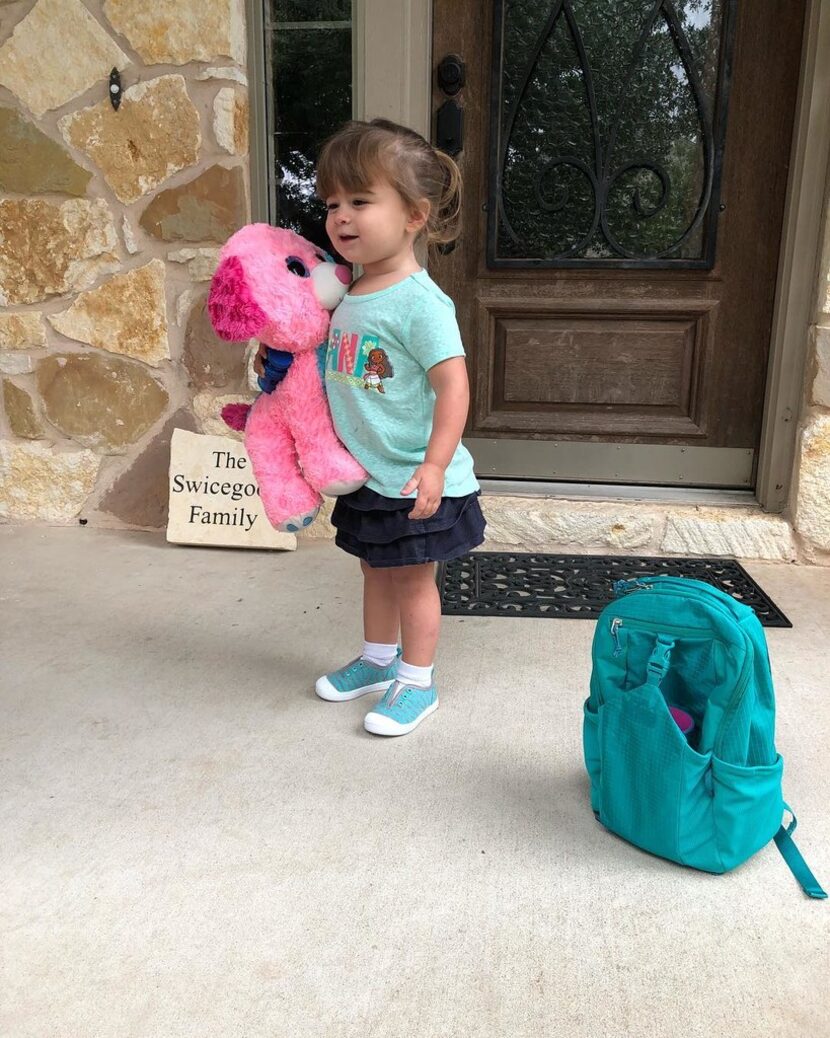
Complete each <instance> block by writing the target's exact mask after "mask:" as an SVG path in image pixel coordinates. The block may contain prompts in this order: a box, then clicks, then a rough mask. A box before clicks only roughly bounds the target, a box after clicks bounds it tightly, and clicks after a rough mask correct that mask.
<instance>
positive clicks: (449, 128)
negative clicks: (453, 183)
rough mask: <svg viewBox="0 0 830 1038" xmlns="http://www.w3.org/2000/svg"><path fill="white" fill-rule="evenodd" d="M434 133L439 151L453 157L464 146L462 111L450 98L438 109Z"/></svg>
mask: <svg viewBox="0 0 830 1038" xmlns="http://www.w3.org/2000/svg"><path fill="white" fill-rule="evenodd" d="M435 133H436V138H437V142H438V147H439V148H440V149H441V151H445V152H446V153H447V154H448V155H451V156H452V157H453V158H455V156H456V155H457V154H458V153H459V152H460V151H461V149H462V147H463V146H464V112H463V110H462V108H461V106H460V105H459V104H456V102H455V101H453V100H452V98H450V99H449V100H448V101H445V102H444V103H443V104H442V105H441V107H440V108H439V109H438V117H437V119H436V125H435Z"/></svg>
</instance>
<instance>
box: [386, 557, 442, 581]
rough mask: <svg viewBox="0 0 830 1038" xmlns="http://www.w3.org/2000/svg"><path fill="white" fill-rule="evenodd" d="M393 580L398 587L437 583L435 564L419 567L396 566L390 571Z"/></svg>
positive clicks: (428, 563)
mask: <svg viewBox="0 0 830 1038" xmlns="http://www.w3.org/2000/svg"><path fill="white" fill-rule="evenodd" d="M390 573H391V574H393V580H394V581H395V583H396V584H398V585H405V586H411V585H418V584H425V583H428V582H430V581H432V582H434V581H435V564H434V563H432V562H424V563H421V564H420V565H418V566H396V567H395V568H394V569H393V570H390Z"/></svg>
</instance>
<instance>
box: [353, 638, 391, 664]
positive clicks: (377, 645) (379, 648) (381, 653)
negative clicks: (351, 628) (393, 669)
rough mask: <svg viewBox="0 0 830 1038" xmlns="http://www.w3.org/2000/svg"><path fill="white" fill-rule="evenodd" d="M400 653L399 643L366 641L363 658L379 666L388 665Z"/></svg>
mask: <svg viewBox="0 0 830 1038" xmlns="http://www.w3.org/2000/svg"><path fill="white" fill-rule="evenodd" d="M397 655H398V646H397V645H384V644H383V643H382V642H364V643H363V655H362V656H361V659H364V660H367V661H368V662H369V663H376V664H377V665H378V666H379V667H388V666H389V664H390V663H391V662H392V661H393V660H394V658H395V657H396V656H397Z"/></svg>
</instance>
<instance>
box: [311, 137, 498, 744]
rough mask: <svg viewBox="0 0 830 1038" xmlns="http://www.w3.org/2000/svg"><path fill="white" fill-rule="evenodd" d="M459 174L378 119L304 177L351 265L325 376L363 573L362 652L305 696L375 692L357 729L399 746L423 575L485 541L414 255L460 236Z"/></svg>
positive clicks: (422, 642)
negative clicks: (423, 246)
mask: <svg viewBox="0 0 830 1038" xmlns="http://www.w3.org/2000/svg"><path fill="white" fill-rule="evenodd" d="M460 179H461V178H460V174H459V171H458V167H457V166H456V164H455V163H454V162H453V160H452V159H451V158H449V157H448V156H447V155H445V154H443V153H442V152H440V151H437V150H436V149H435V148H433V147H432V146H431V145H430V144H429V143H427V141H426V140H424V138H423V137H421V136H420V135H419V134H417V133H415V132H414V131H412V130H409V129H406V128H405V127H402V126H397V125H396V124H395V123H391V122H388V121H386V120H384V119H375V120H373V121H372V122H371V123H363V122H352V123H348V124H347V125H346V126H344V127H343V128H342V129H341V130H339V131H338V132H337V133H336V134H335V135H334V136H333V137H332V138H331V139H330V140H329V141H328V142H327V143H326V144H325V145H324V147H323V150H322V152H321V154H320V160H319V163H318V167H317V194H318V195H319V196H320V197H321V198H322V199H323V200H324V201H325V203H326V207H327V209H328V217H327V220H326V231H327V233H328V235H329V238H330V240H331V242H332V244H333V245H334V247H335V248H336V249H337V251H338V252H339V253H340V255H341V256H343V257H344V258H345V259H346V260H348V261H349V262H351V263H353V264H360V266H361V267H362V270H363V273H362V276H361V277H360V278H359V279H358V280H357V281H356V282H355V283H354V284H353V285H352V287H351V289H350V291H349V292H348V294H347V295H346V296H345V298H344V299H343V301H342V302H341V303H340V305H339V306H338V307H337V309H336V310H335V311H334V313H333V315H332V320H331V330H330V333H329V346H328V354H327V359H326V371H325V379H326V390H327V393H328V399H329V405H330V407H331V413H332V417H333V419H334V426H335V429H336V430H337V434H338V436H339V437H340V439H341V440H342V442H343V443H344V444H345V446H346V447H347V449H348V450H349V451H351V453H352V454H353V455H354V457H355V458H357V460H358V461H359V462H360V463H361V464H362V465H363V466H364V468H365V469H366V470H367V472H368V473H369V479H368V481H367V483H366V485H365V486H363V487H361V489H360V490H357V491H355V492H354V493H352V494H347V495H345V496H343V497H338V498H337V501H336V503H335V507H334V511H333V514H332V523H333V524H334V526H335V527H336V530H337V537H336V543H337V545H338V546H339V547H340V548H342V549H343V550H344V551H347V552H349V553H350V554H351V555H355V556H357V558H359V559H360V565H361V568H362V570H363V630H364V639H365V641H364V646H363V653H362V655H361V656H359V657H358V658H357V659H356V660H354V661H352V662H351V663H349V664H347V665H346V666H345V667H342V668H341V669H340V670H336V671H334V672H333V673H331V674H326V675H325V676H324V677H321V678H320V679H319V681H318V682H317V686H316V689H317V695H318V696H320V697H321V698H323V699H327V700H330V701H334V702H336V701H340V700H350V699H356V698H357V697H358V696H362V695H365V694H367V693H369V692H379V691H383V692H384V693H385V694H384V696H383V698H382V699H381V700H380V702H379V703H378V704H376V705H375V706H374V707H373V708H372V710H371V711H370V712H369V713H368V714H367V715H366V718H365V721H364V727H365V728H366V730H367V731H369V732H372V733H374V734H375V735H404V734H406V733H407V732H410V731H412V729H413V728H415V727H416V725H418V724H420V722H421V721H423V720H424V718H425V717H427V716H429V714H431V713H432V712H433V711H434V710H435V709H436V708H437V706H438V693H437V690H436V687H435V681H434V678H433V661H434V658H435V649H436V645H437V642H438V633H439V628H440V623H441V605H440V598H439V594H438V588H437V587H436V583H435V566H434V564H435V563H436V562H441V561H446V560H449V559H454V558H457V557H458V556H460V555H465V554H467V552H469V551H470V550H471V549H472V548H475V547H476V546H477V545H479V544H481V543H482V541H483V540H484V526H485V522H484V517H483V515H482V513H481V509H480V507H479V503H478V495H479V493H480V491H479V485H478V482H477V481H476V478H475V475H474V474H473V459H472V458H471V457H470V454H469V452H468V451H467V449H466V448H465V447H463V446H462V445H461V435H462V432H463V430H464V424H465V422H466V419H467V410H468V407H469V385H468V382H467V368H466V364H465V361H464V348H463V346H462V345H461V337H460V334H459V330H458V324H457V323H456V320H455V307H454V306H453V303H452V301H451V300H450V299H449V298H448V297H447V296H446V295H445V294H444V293H443V292H442V291H441V289H440V288H438V286H437V285H436V284H435V283H434V282H433V281H432V279H431V278H430V277H429V275H428V274H427V272H426V271H425V270H423V269H422V268H421V265H420V264H419V262H418V260H417V259H416V257H415V244H416V242H417V241H418V240H419V239H425V240H426V243H427V244H435V243H446V242H450V241H452V240H454V239H455V238H456V237H457V234H458V229H457V225H458V218H459V212H460V188H461V184H460ZM413 494H414V495H415V498H414V500H413V496H412V495H413ZM399 634H400V638H401V646H402V648H401V650H400V651H399V649H398V636H399Z"/></svg>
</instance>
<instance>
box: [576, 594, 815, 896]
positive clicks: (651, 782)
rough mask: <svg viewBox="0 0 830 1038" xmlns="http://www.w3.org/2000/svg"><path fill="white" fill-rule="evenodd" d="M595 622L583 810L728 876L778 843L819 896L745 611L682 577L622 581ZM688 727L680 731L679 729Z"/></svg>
mask: <svg viewBox="0 0 830 1038" xmlns="http://www.w3.org/2000/svg"><path fill="white" fill-rule="evenodd" d="M614 591H615V593H616V594H617V595H618V596H619V597H618V598H617V599H616V601H614V602H612V603H611V604H610V605H608V606H606V607H605V609H604V610H603V612H602V613H601V614H600V617H599V619H598V621H597V627H596V632H595V634H594V644H593V649H592V658H593V671H592V674H591V694H590V696H589V697H588V699H587V700H586V702H585V707H584V723H583V747H584V751H585V766H586V767H587V769H588V774H589V776H590V779H591V806H592V807H593V809H594V813H595V814H596V816H597V818H598V819H599V821H600V822H602V824H603V825H604V826H606V827H607V828H608V829H610V830H611V831H612V832H615V833H617V835H619V836H622V837H623V838H624V839H626V840H628V841H630V842H631V843H633V844H636V845H637V846H638V847H642V848H643V849H644V850H646V851H650V852H651V853H652V854H658V855H660V856H661V857H663V858H669V859H670V860H672V861H676V862H679V863H680V864H681V865H689V866H691V867H692V868H695V869H702V870H703V871H705V872H715V873H722V872H727V871H729V870H730V869H734V868H735V867H736V866H737V865H740V864H741V863H742V862H744V861H746V859H747V858H749V857H750V856H751V855H753V854H755V852H756V851H758V850H760V849H761V848H762V847H763V846H764V845H765V844H767V843H768V842H769V841H770V840H773V839H774V840H775V843H776V845H777V846H778V849H779V850H780V851H781V853H782V855H783V856H784V859H785V861H786V862H787V864H788V865H789V867H790V869H791V870H792V872H793V874H794V875H795V877H796V879H797V880H798V882H799V883H800V884H801V886H802V889H803V890H804V892H805V893H806V894H809V895H810V897H815V898H824V897H827V895H826V894H825V892H824V891H823V890H822V888H821V887H820V886H819V884H818V883H817V882H816V880H815V878H814V876H813V875H812V873H811V872H810V870H809V868H808V867H807V864H806V862H805V861H804V859H803V858H802V857H801V855H800V853H799V852H798V849H797V848H796V846H795V844H794V843H793V841H792V839H791V833H792V832H793V830H794V829H795V825H796V821H795V816H794V815H793V818H792V822H791V823H790V825H789V826H788V827H787V828H784V827H783V826H782V825H781V818H782V815H783V813H784V810H787V811H789V812H790V814H792V812H791V811H790V809H789V807H788V806H787V805H786V804H785V803H784V800H783V797H782V792H781V776H782V771H783V761H782V759H781V757H780V756H779V754H778V753H776V751H775V734H774V730H775V697H774V694H773V689H772V677H771V675H770V667H769V657H768V655H767V645H766V639H765V638H764V632H763V629H762V627H761V624H760V623H759V621H758V618H757V617H756V615H755V613H754V611H753V610H752V609H751V608H750V607H749V606H746V605H743V604H742V603H740V602H738V601H736V600H735V599H733V598H731V597H730V596H729V595H727V594H724V593H723V592H722V591H719V590H717V589H716V588H714V587H711V586H710V585H708V584H705V583H702V582H701V581H698V580H690V579H687V578H683V577H644V578H642V579H639V580H632V581H618V582H617V583H616V584H615V585H614ZM684 732H685V733H686V734H684Z"/></svg>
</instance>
